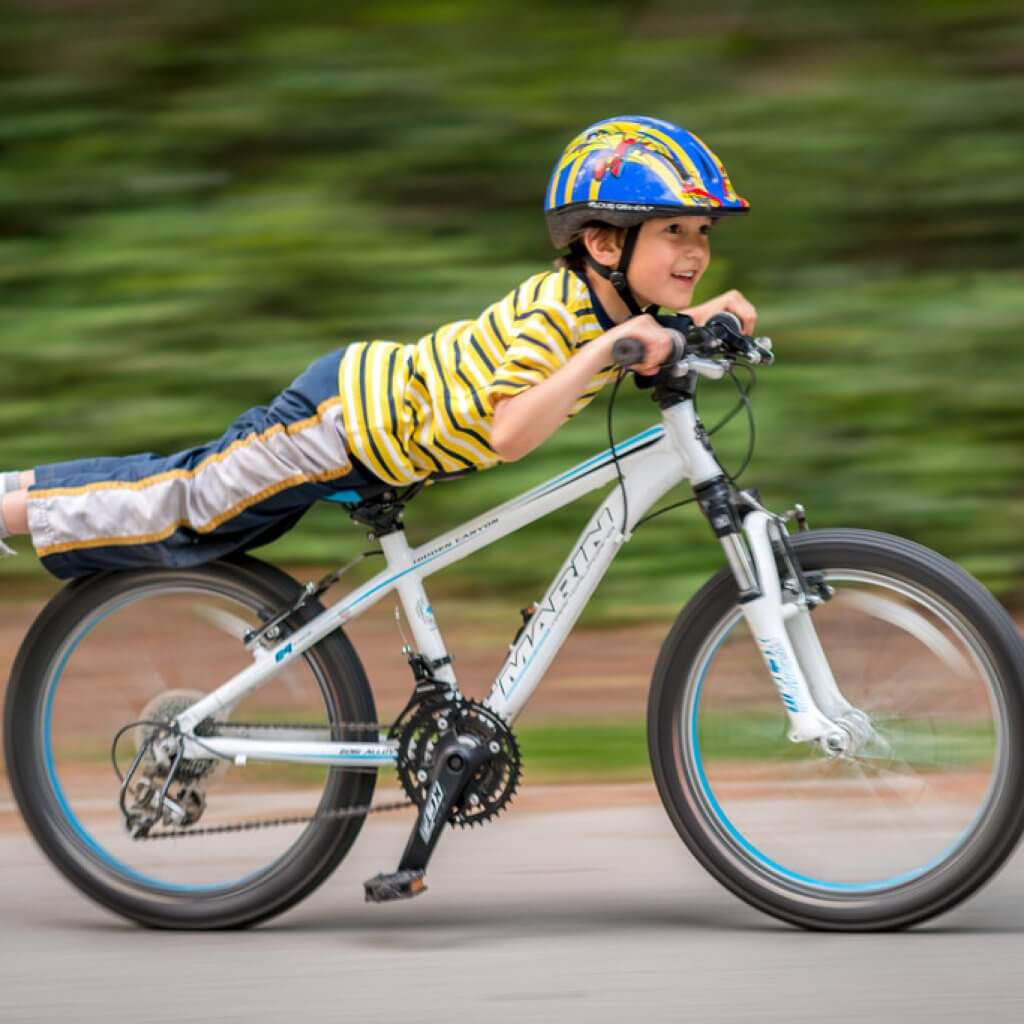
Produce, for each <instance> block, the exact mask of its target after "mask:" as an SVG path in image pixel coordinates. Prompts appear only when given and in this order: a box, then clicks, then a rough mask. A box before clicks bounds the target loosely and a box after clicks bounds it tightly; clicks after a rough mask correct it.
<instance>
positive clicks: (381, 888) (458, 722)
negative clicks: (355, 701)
mask: <svg viewBox="0 0 1024 1024" xmlns="http://www.w3.org/2000/svg"><path fill="white" fill-rule="evenodd" d="M389 737H390V738H391V739H393V740H396V741H397V746H398V778H399V780H400V781H401V783H402V787H403V789H404V790H405V792H406V794H407V795H408V796H409V799H410V800H412V801H413V802H414V803H415V804H416V806H417V807H418V808H419V814H418V815H417V817H416V822H415V824H414V826H413V829H412V833H411V835H410V836H409V840H408V842H407V844H406V847H405V852H404V853H403V855H402V859H401V862H400V863H399V865H398V870H397V871H393V872H390V873H386V874H379V875H376V876H375V877H374V878H371V879H369V881H367V882H365V883H364V888H365V890H366V899H367V902H372V903H382V902H385V901H388V900H395V899H408V898H409V897H412V896H416V895H418V894H419V893H421V892H423V891H424V890H425V889H426V884H425V882H424V874H425V872H426V868H427V863H428V861H429V860H430V856H431V854H432V853H433V852H434V847H435V846H436V845H437V841H438V839H439V838H440V835H441V831H442V828H443V826H444V824H445V822H450V823H451V824H452V825H459V826H460V827H462V828H465V827H466V826H467V825H478V824H483V822H485V821H489V820H490V819H491V818H494V817H496V816H497V815H498V814H500V813H501V811H502V810H503V809H504V808H505V807H506V806H507V805H508V803H509V801H511V799H512V797H513V795H514V794H515V792H516V788H517V787H518V785H519V778H520V772H521V765H522V762H521V758H520V754H519V744H518V743H517V742H516V738H515V736H514V735H513V733H512V731H511V729H510V728H509V727H508V725H507V724H506V723H505V721H504V719H503V718H501V717H500V716H499V715H498V714H496V713H495V712H493V711H492V710H491V709H490V708H488V707H487V706H486V705H485V704H482V703H480V702H479V701H475V700H470V699H468V698H465V697H459V696H452V695H451V693H450V691H449V689H448V687H447V686H446V685H445V684H444V683H441V682H437V681H434V680H429V679H423V680H420V682H419V684H418V685H417V687H416V693H415V694H414V696H413V699H412V701H410V703H409V705H408V706H407V707H406V709H405V710H404V711H403V712H402V714H401V715H399V717H398V719H397V720H396V721H395V724H394V725H393V726H392V727H391V731H390V733H389Z"/></svg>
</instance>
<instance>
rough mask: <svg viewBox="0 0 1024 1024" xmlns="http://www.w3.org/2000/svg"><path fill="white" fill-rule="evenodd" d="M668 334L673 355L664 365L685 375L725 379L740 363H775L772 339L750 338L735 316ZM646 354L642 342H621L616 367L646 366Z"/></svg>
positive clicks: (615, 349)
mask: <svg viewBox="0 0 1024 1024" xmlns="http://www.w3.org/2000/svg"><path fill="white" fill-rule="evenodd" d="M668 333H669V335H670V336H671V338H672V354H671V355H670V357H669V358H668V360H667V361H666V362H665V363H664V365H665V366H672V365H677V364H678V365H680V367H681V368H682V369H683V372H684V373H685V372H690V370H693V371H694V372H696V373H698V374H699V375H700V376H702V377H721V376H723V375H724V373H725V371H726V370H727V369H728V367H729V366H730V365H731V364H732V363H733V362H734V361H736V360H742V361H743V362H745V363H754V364H757V363H763V364H764V365H766V366H770V365H771V364H772V363H773V362H774V360H775V356H774V353H773V352H772V340H771V338H751V337H748V336H747V335H745V334H744V333H743V330H742V325H741V324H740V320H739V317H737V316H736V315H735V314H733V313H727V312H723V313H716V314H715V315H714V316H713V317H711V318H710V319H709V320H708V321H707V323H705V324H704V325H703V326H702V327H697V326H696V325H695V326H693V327H691V328H690V329H689V330H688V331H687V332H686V334H685V335H684V334H683V333H682V332H681V331H677V330H675V329H673V328H668ZM645 352H646V347H645V345H644V343H643V342H642V341H640V340H639V339H638V338H619V340H618V341H616V342H615V344H614V345H613V346H612V359H613V360H614V362H615V365H616V366H619V367H622V368H623V369H628V368H629V367H631V366H635V365H637V364H638V363H641V362H643V359H644V354H645ZM709 364H710V365H709ZM723 364H724V365H723ZM712 367H713V368H714V369H712Z"/></svg>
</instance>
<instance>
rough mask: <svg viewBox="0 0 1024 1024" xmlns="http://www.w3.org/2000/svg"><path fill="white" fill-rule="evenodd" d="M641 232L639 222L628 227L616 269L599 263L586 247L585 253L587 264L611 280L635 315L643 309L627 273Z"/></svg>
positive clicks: (638, 314)
mask: <svg viewBox="0 0 1024 1024" xmlns="http://www.w3.org/2000/svg"><path fill="white" fill-rule="evenodd" d="M639 234H640V225H639V224H634V225H633V226H632V227H628V228H626V237H625V239H623V242H622V255H621V256H619V265H618V266H617V267H616V268H615V269H614V270H610V269H609V268H608V267H606V266H605V265H604V264H603V263H598V262H597V260H595V259H594V257H593V256H591V255H590V253H589V252H587V251H586V250H585V249H584V254H583V258H584V259H585V260H586V262H587V266H588V267H591V268H592V269H593V270H594V271H595V272H596V273H598V274H600V275H601V277H603V278H604V279H605V280H606V281H610V282H611V285H612V287H613V288H614V289H615V290H616V291H617V292H618V293H619V298H620V299H622V301H623V302H624V303H625V304H626V308H627V309H628V310H629V311H630V313H631V314H632V315H633V316H640V314H641V313H643V310H642V309H641V308H640V304H639V303H638V302H637V301H636V299H635V298H634V296H633V292H632V290H631V289H630V287H629V281H628V279H627V276H626V275H627V274H628V273H629V264H630V261H631V260H632V259H633V250H634V249H635V248H636V239H637V236H638V235H639Z"/></svg>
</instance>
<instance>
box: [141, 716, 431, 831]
mask: <svg viewBox="0 0 1024 1024" xmlns="http://www.w3.org/2000/svg"><path fill="white" fill-rule="evenodd" d="M216 725H217V729H218V732H221V731H225V730H227V731H229V730H231V729H239V730H242V729H244V730H250V731H251V730H256V729H268V730H269V729H296V730H298V729H307V730H310V731H317V732H323V731H324V730H325V729H326V730H328V731H330V732H335V731H337V732H343V731H344V730H346V729H347V730H355V731H357V732H377V733H380V732H381V731H383V730H389V729H390V728H391V726H389V725H385V724H383V723H382V722H345V723H343V724H341V725H339V726H335V727H334V728H332V727H331V725H330V724H324V723H319V722H287V723H285V722H217V723H216ZM203 738H204V739H210V738H211V737H210V736H206V737H203ZM413 806H415V805H414V804H413V802H412V801H411V800H409V799H408V798H406V799H405V800H394V801H391V802H390V803H386V804H366V805H364V806H360V807H337V808H335V809H334V810H333V811H324V812H322V813H320V814H305V815H292V816H289V817H284V818H264V819H263V820H262V821H236V822H229V823H228V824H226V825H209V826H206V827H204V828H179V829H175V830H174V831H172V832H156V833H154V834H152V835H149V834H146V835H136V836H133V838H134V839H135V841H136V842H153V841H155V840H158V839H191V838H192V837H193V836H213V835H222V834H224V833H231V832H255V831H256V830H257V829H261V828H278V827H281V826H284V825H306V824H309V823H310V822H313V821H339V820H344V819H345V818H358V817H360V816H362V815H367V814H384V813H387V812H388V811H401V810H404V809H405V808H406V807H413Z"/></svg>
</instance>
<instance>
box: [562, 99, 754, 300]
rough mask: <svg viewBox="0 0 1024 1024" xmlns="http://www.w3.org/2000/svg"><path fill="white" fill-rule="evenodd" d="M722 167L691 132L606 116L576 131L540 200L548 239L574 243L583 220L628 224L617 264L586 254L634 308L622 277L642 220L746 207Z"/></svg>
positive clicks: (653, 120) (648, 120) (712, 214)
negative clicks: (613, 267) (606, 264)
mask: <svg viewBox="0 0 1024 1024" xmlns="http://www.w3.org/2000/svg"><path fill="white" fill-rule="evenodd" d="M749 208H750V204H749V203H748V202H747V201H746V200H745V199H743V198H741V197H740V196H738V195H737V194H736V192H735V191H734V190H733V187H732V183H731V182H730V181H729V175H728V174H727V173H726V170H725V167H724V166H723V165H722V163H721V161H720V160H719V159H718V157H716V156H715V154H714V153H713V152H712V151H711V150H710V149H708V147H707V146H706V145H705V144H704V143H703V142H702V141H701V140H700V139H699V138H697V136H696V135H694V134H693V133H692V132H688V131H687V130H686V129H685V128H680V127H678V126H677V125H674V124H671V123H670V122H668V121H659V120H657V119H656V118H653V117H611V118H608V119H607V120H604V121H598V122H597V123H596V124H592V125H591V126H590V127H589V128H585V129H584V130H583V131H582V132H580V134H579V135H577V136H576V137H575V138H574V139H573V140H572V141H571V142H570V143H569V145H568V146H566V148H565V150H564V152H563V153H562V155H561V156H560V157H559V159H558V162H557V163H556V164H555V169H554V171H553V172H552V174H551V181H550V182H549V184H548V190H547V195H546V197H545V201H544V213H545V217H546V219H547V224H548V231H549V232H550V234H551V241H552V242H553V243H554V244H555V246H556V247H557V248H563V247H565V246H571V245H572V244H573V243H574V242H576V241H577V240H578V239H579V238H580V236H581V234H582V232H583V228H584V226H585V225H587V224H592V223H594V222H599V223H603V224H611V225H614V226H615V227H623V228H627V229H628V230H627V232H626V239H625V242H624V244H623V250H622V258H621V260H620V262H619V266H618V268H617V269H616V270H614V271H612V270H609V269H608V268H607V267H604V266H602V265H601V264H598V263H597V262H596V261H594V260H592V259H590V257H589V256H588V255H587V254H585V253H584V258H585V259H586V260H587V262H588V264H590V266H592V267H593V268H594V269H595V270H596V271H597V272H598V273H599V274H601V275H602V276H604V277H607V278H608V279H609V280H610V281H611V282H612V284H613V285H614V286H615V287H616V289H617V290H618V291H619V293H620V294H621V295H622V297H623V299H624V300H625V301H626V304H627V306H628V307H629V308H630V310H631V311H632V312H633V313H639V312H640V308H639V306H638V305H637V303H636V300H635V299H634V298H633V295H632V293H631V292H630V290H629V286H628V284H627V283H626V273H627V270H628V267H629V260H630V257H631V256H632V253H633V247H634V245H635V244H636V236H637V233H638V232H639V229H640V225H641V224H642V223H643V222H644V221H645V220H649V219H651V218H652V217H678V216H679V215H680V214H692V215H694V216H703V217H720V216H723V215H724V214H732V213H745V212H746V211H747V210H748V209H749Z"/></svg>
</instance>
